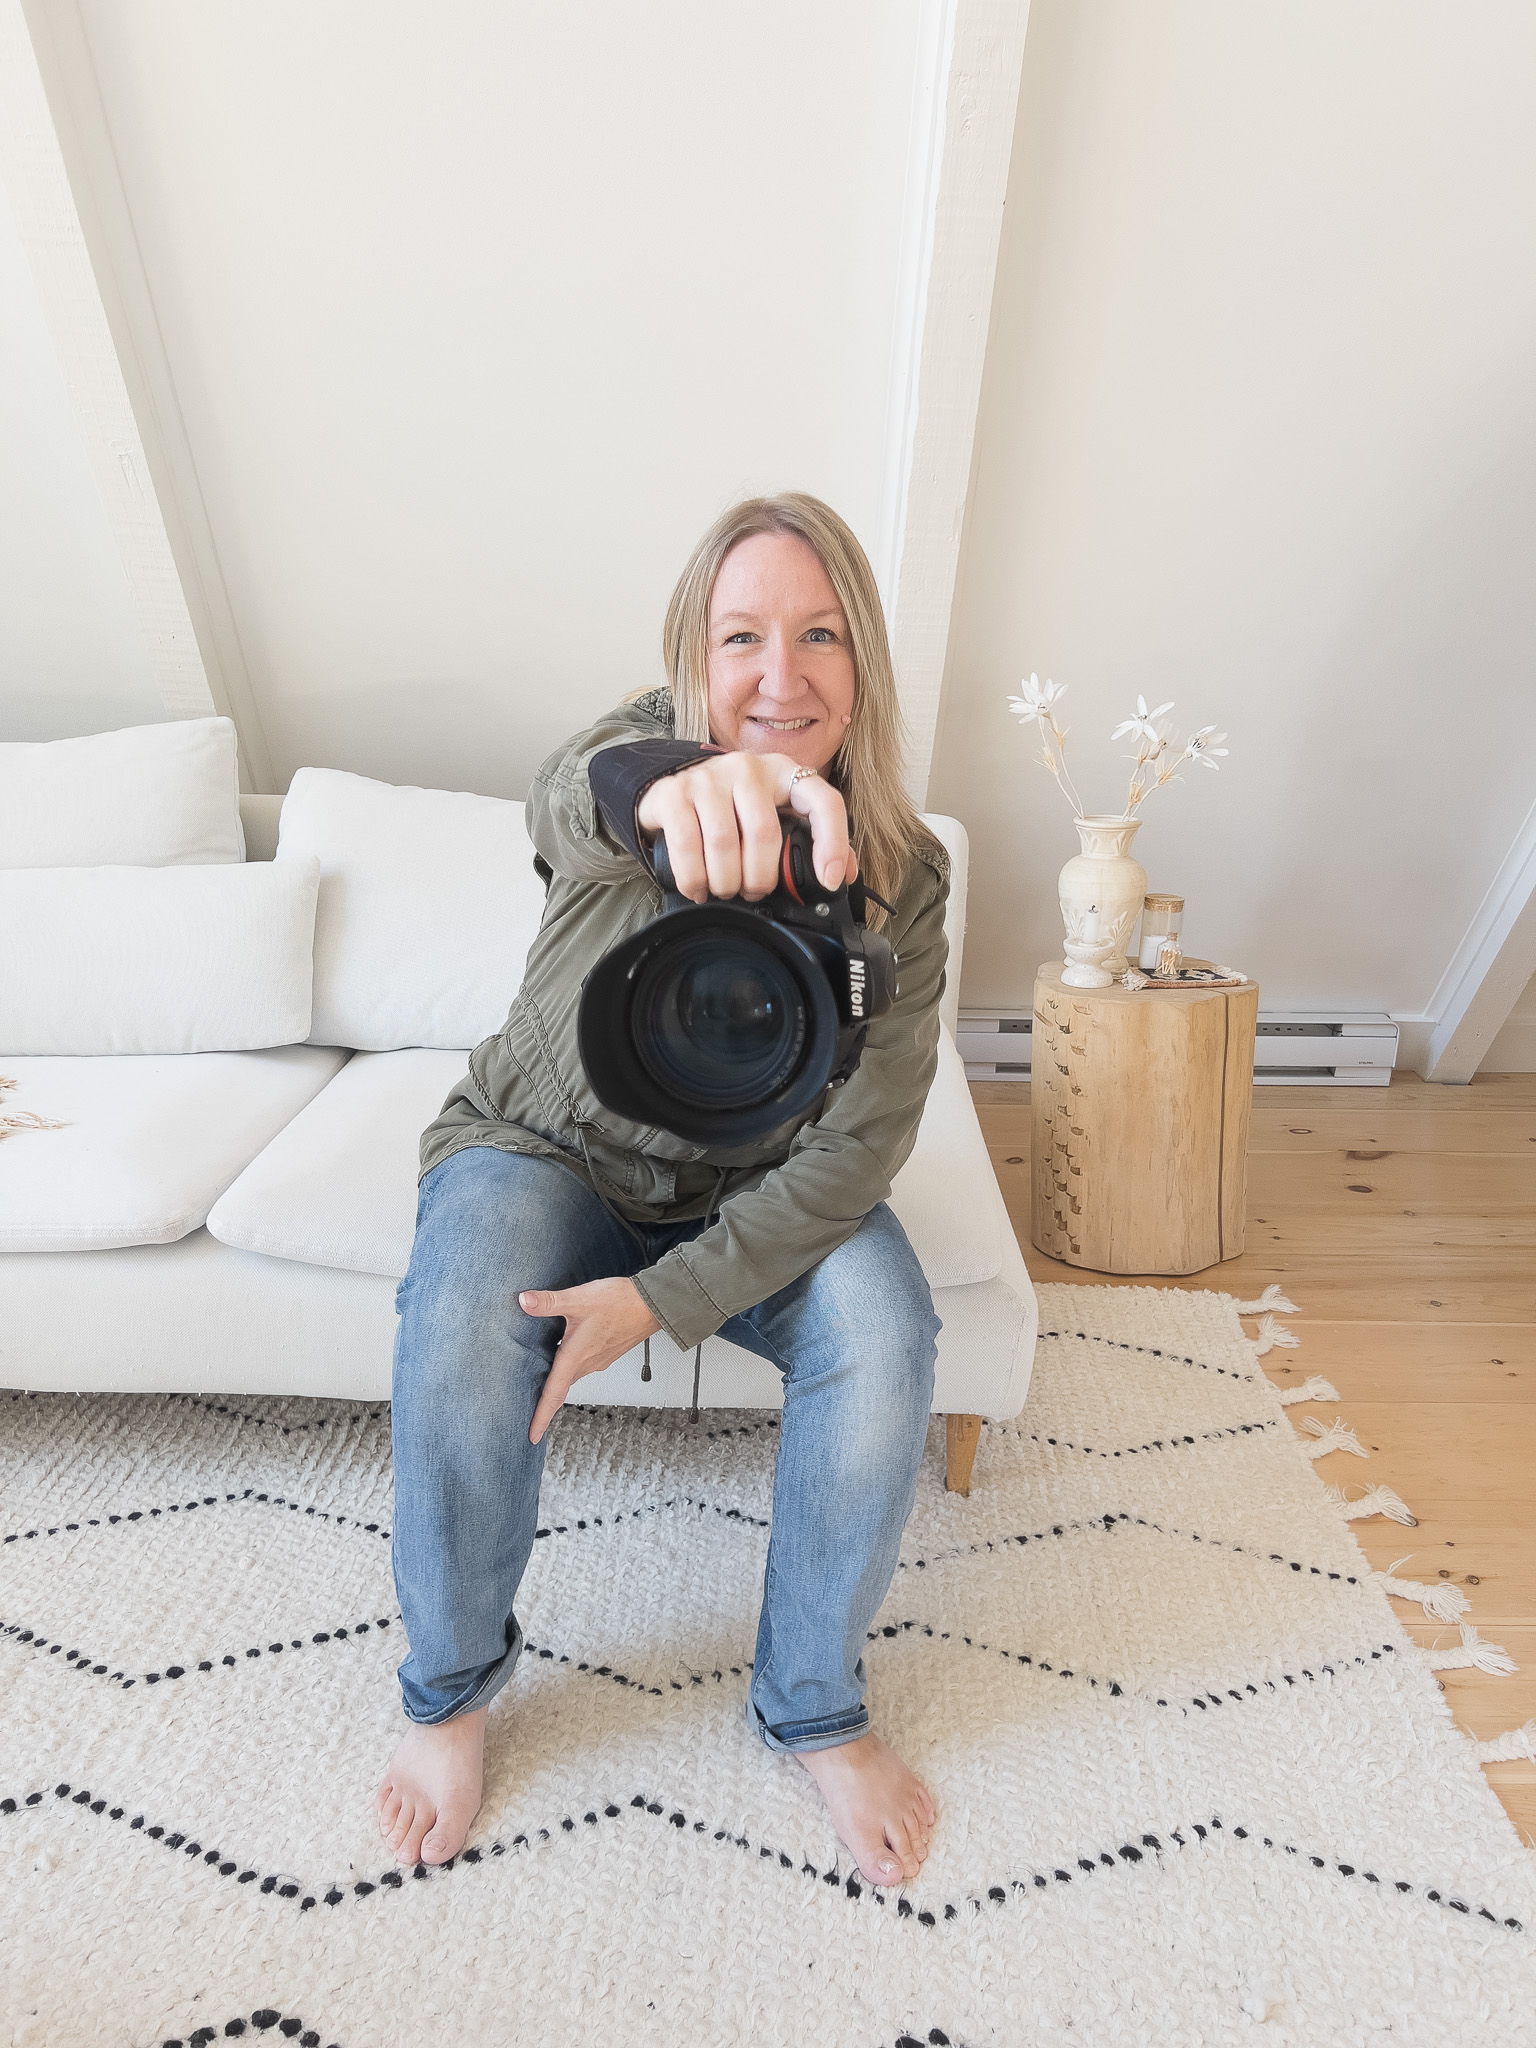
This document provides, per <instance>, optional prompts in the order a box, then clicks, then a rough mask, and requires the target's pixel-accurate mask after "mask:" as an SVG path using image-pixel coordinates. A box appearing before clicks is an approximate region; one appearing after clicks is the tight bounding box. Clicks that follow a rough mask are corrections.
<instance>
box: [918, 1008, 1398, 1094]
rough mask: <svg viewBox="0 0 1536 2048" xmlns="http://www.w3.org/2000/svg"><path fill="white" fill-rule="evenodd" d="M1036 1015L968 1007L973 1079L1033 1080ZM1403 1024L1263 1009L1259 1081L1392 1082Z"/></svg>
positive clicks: (1357, 1015) (964, 1025) (965, 1039)
mask: <svg viewBox="0 0 1536 2048" xmlns="http://www.w3.org/2000/svg"><path fill="white" fill-rule="evenodd" d="M1032 1023H1033V1019H1032V1018H1031V1016H1030V1013H1029V1012H1028V1011H1027V1010H1024V1011H1019V1010H962V1011H961V1012H960V1029H959V1032H958V1033H957V1035H956V1038H955V1043H956V1045H958V1047H959V1048H960V1057H961V1059H963V1060H964V1061H965V1076H966V1079H967V1080H968V1081H1027V1080H1028V1079H1029V1062H1030V1047H1031V1045H1032V1044H1033V1042H1034V1041H1033V1037H1032ZM1396 1059H1397V1026H1396V1025H1395V1024H1394V1023H1393V1022H1392V1019H1391V1018H1390V1017H1389V1016H1387V1015H1386V1014H1385V1012H1384V1011H1376V1010H1353V1011H1341V1012H1338V1013H1336V1014H1334V1015H1331V1016H1330V1015H1328V1014H1327V1013H1326V1012H1324V1011H1321V1010H1298V1011H1294V1012H1284V1013H1282V1012H1272V1013H1270V1014H1267V1015H1266V1013H1265V1012H1264V1011H1262V1010H1261V1011H1260V1012H1259V1027H1258V1033H1257V1036H1256V1038H1255V1040H1254V1048H1253V1079H1254V1084H1255V1086H1257V1087H1263V1086H1268V1087H1278V1088H1296V1087H1308V1086H1316V1085H1319V1084H1320V1085H1322V1086H1325V1087H1329V1088H1385V1087H1386V1085H1387V1083H1388V1082H1389V1081H1390V1080H1391V1078H1392V1068H1393V1065H1394V1064H1395V1062H1396Z"/></svg>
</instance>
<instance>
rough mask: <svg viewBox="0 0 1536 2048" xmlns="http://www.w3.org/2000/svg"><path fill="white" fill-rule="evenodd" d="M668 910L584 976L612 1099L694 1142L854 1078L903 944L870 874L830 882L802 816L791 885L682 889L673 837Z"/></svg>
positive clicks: (584, 1018) (586, 1038)
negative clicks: (867, 914)
mask: <svg viewBox="0 0 1536 2048" xmlns="http://www.w3.org/2000/svg"><path fill="white" fill-rule="evenodd" d="M652 859H653V863H654V867H655V873H656V879H657V881H658V882H659V883H660V884H661V888H662V892H663V897H664V902H663V907H662V912H661V915H660V916H659V917H656V918H654V919H653V920H652V921H651V923H649V924H648V925H646V926H645V927H644V928H643V929H642V930H641V931H638V932H636V933H634V934H633V936H632V937H630V938H627V939H625V940H623V941H622V942H621V943H620V944H619V945H617V946H615V947H614V948H613V950H612V952H609V953H605V954H604V955H603V957H602V959H601V960H599V961H598V963H597V965H596V966H595V967H594V968H593V969H592V971H591V973H590V974H589V975H588V976H587V978H586V980H585V982H584V983H583V984H582V991H581V1007H580V1010H579V1011H578V1013H577V1019H576V1040H577V1045H578V1047H579V1049H580V1052H581V1060H582V1065H583V1066H584V1067H585V1068H586V1070H587V1078H588V1080H590V1082H591V1083H592V1086H593V1089H594V1090H595V1091H596V1094H597V1097H598V1100H599V1101H600V1102H602V1103H604V1104H605V1105H606V1106H607V1108H609V1109H611V1110H614V1111H616V1112H617V1113H618V1114H619V1115H620V1116H623V1117H626V1118H628V1119H629V1121H631V1122H632V1123H637V1124H653V1125H656V1126H657V1127H658V1128H660V1129H661V1130H664V1131H670V1132H672V1134H673V1135H674V1136H675V1137H679V1138H683V1139H685V1140H687V1141H688V1142H689V1143H691V1144H695V1145H707V1146H714V1147H723V1148H727V1149H728V1148H730V1147H732V1146H736V1145H746V1144H750V1143H751V1142H752V1141H753V1140H754V1139H757V1138H761V1137H763V1136H764V1135H765V1134H766V1133H767V1132H769V1131H772V1130H776V1129H777V1128H778V1127H779V1126H780V1125H781V1124H786V1123H788V1122H789V1121H790V1119H791V1118H792V1117H796V1116H799V1115H800V1114H802V1112H804V1111H805V1110H807V1109H809V1108H810V1107H811V1105H812V1104H813V1103H815V1102H817V1101H818V1100H819V1099H820V1097H821V1095H822V1093H823V1091H824V1090H825V1089H827V1088H828V1087H836V1086H837V1085H838V1084H839V1083H840V1082H843V1081H846V1080H847V1079H848V1076H849V1075H850V1074H851V1073H852V1072H853V1070H854V1068H855V1067H856V1066H857V1065H858V1063H859V1055H860V1054H861V1053H862V1052H863V1050H864V1038H865V1034H866V1032H867V1030H868V1028H869V1025H870V1022H871V1021H872V1019H874V1018H876V1017H883V1016H884V1015H885V1013H886V1011H887V1010H889V1009H890V1007H891V1004H892V1003H893V1002H894V1000H895V998H896V957H895V955H894V954H893V952H892V951H891V944H890V941H889V940H888V939H886V938H884V937H883V936H882V935H881V934H880V933H878V932H871V931H867V930H866V929H865V926H864V923H863V915H864V909H865V900H864V891H863V889H862V887H861V886H860V884H858V883H857V882H855V883H854V884H853V886H852V889H851V890H850V888H849V887H848V885H847V884H846V883H845V884H844V885H843V887H842V888H840V889H830V890H829V889H824V888H823V887H822V886H821V884H820V882H818V881H817V879H816V871H815V868H814V867H813V866H812V864H811V832H810V827H809V826H808V825H807V824H806V823H805V822H804V820H803V819H800V818H793V819H790V820H789V821H788V822H787V824H786V827H785V832H784V850H783V854H782V857H781V861H780V866H779V884H778V887H777V888H776V889H775V890H774V892H773V894H772V895H771V896H765V897H764V898H763V900H762V901H761V902H760V903H744V902H742V901H741V900H740V899H739V898H736V897H732V898H729V899H727V898H723V897H716V896H712V897H711V898H710V899H709V901H708V902H707V903H691V902H689V900H688V899H687V898H686V897H684V896H680V895H679V894H678V892H677V888H676V885H675V883H674V881H673V877H672V868H671V864H670V862H669V861H668V859H667V845H666V840H665V838H659V839H658V840H657V841H656V846H655V849H654V853H653V856H652Z"/></svg>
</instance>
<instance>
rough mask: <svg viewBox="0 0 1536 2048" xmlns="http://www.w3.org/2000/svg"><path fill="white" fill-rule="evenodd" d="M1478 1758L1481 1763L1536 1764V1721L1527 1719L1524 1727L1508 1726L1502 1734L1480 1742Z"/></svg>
mask: <svg viewBox="0 0 1536 2048" xmlns="http://www.w3.org/2000/svg"><path fill="white" fill-rule="evenodd" d="M1477 1760H1478V1762H1479V1763H1480V1764H1518V1763H1533V1764H1536V1721H1527V1722H1526V1724H1525V1726H1524V1727H1523V1728H1506V1729H1505V1730H1504V1733H1503V1734H1502V1735H1491V1736H1490V1737H1489V1738H1488V1740H1487V1741H1486V1742H1480V1743H1479V1744H1478V1745H1477Z"/></svg>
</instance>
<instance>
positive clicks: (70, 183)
mask: <svg viewBox="0 0 1536 2048" xmlns="http://www.w3.org/2000/svg"><path fill="white" fill-rule="evenodd" d="M0 134H3V136H4V141H3V146H0V147H3V153H0V169H3V174H4V177H5V182H6V185H7V188H8V190H9V191H10V193H11V196H12V199H13V202H14V203H15V206H16V213H17V223H18V226H19V228H20V230H21V235H22V240H23V243H24V245H25V246H26V250H27V255H28V259H29V261H30V262H31V264H32V269H33V273H34V275H35V277H36V279H37V283H38V289H39V292H40V294H41V296H42V300H43V305H44V311H45V313H46V315H47V318H48V323H49V328H50V331H51V332H52V334H53V337H54V343H55V346H56V347H57V349H58V351H59V355H60V358H61V360H62V361H63V364H64V370H65V376H66V378H67V380H68V383H69V388H70V393H71V396H72V398H73V400H74V403H75V413H76V418H77V420H78V422H79V425H80V431H81V438H82V441H83V442H84V444H85V449H86V453H87V455H88V456H89V458H90V460H91V462H92V464H93V466H94V467H95V470H96V473H97V481H98V482H99V484H100V486H101V491H102V496H103V498H104V499H105V501H106V505H107V513H108V517H109V519H110V520H111V522H112V526H113V531H114V533H115V534H116V537H117V542H118V546H119V549H120V551H121V553H122V558H123V566H124V569H125V570H126V571H127V575H128V581H129V584H130V586H131V587H132V589H133V592H134V597H135V601H136V603H137V605H138V610H139V616H140V619H141V621H142V623H143V628H144V632H145V635H146V638H147V639H148V642H149V647H150V654H151V659H152V660H153V662H154V666H155V673H156V676H157V678H158V681H159V685H160V695H161V700H162V702H163V703H164V705H165V708H166V710H167V711H168V712H170V714H171V715H172V716H173V717H178V718H189V717H197V716H199V715H201V716H207V715H208V714H209V713H211V712H215V711H216V712H219V713H222V714H223V715H224V716H225V717H228V718H232V719H233V720H234V724H235V730H236V732H237V734H238V735H239V742H240V767H241V780H242V783H243V784H244V785H245V786H247V787H248V788H251V789H254V790H270V789H271V788H272V787H273V779H272V763H271V757H270V755H269V753H268V750H267V742H266V737H265V735H264V733H263V732H262V729H261V720H260V717H259V716H258V714H257V710H256V703H255V699H254V697H253V696H252V693H251V686H250V677H249V675H248V673H247V671H246V665H245V656H244V653H243V651H242V649H241V646H240V638H239V634H238V633H237V631H236V629H235V622H234V615H233V613H232V612H231V610H230V605H229V598H228V594H227V592H226V590H225V587H224V576H223V571H222V569H221V567H220V564H219V557H218V550H217V548H216V547H215V545H214V539H213V530H212V527H211V526H210V524H209V520H208V512H207V508H206V506H205V505H204V503H203V493H202V487H201V485H200V483H199V481H198V476H197V470H196V467H195V465H194V463H193V460H192V450H191V446H190V443H189V442H188V439H187V430H186V425H185V423H184V421H183V419H182V415H181V407H180V404H179V402H178V400H177V397H176V387H175V384H174V383H173V381H172V378H171V370H170V364H169V362H168V360H167V358H166V353H165V343H164V341H163V339H162V337H161V333H160V323H159V319H158V317H157V315H156V312H155V307H154V301H153V299H152V298H151V296H150V290H149V282H148V279H147V278H146V277H145V274H144V265H143V260H142V258H141V257H140V254H139V245H138V237H137V235H136V233H135V231H134V225H133V219H132V215H131V214H130V212H129V209H128V201H127V198H126V196H125V194H124V192H123V184H122V177H121V174H120V172H119V169H118V163H117V153H116V151H115V149H114V148H113V144H112V135H111V131H110V129H109V128H108V125H107V116H106V109H105V107H104V106H103V104H102V99H101V93H100V89H99V88H98V86H97V83H96V73H95V69H94V66H93V65H92V62H91V54H90V46H89V44H88V42H87V40H86V35H85V28H84V24H83V23H82V21H81V17H80V10H79V7H78V5H77V4H76V0H0Z"/></svg>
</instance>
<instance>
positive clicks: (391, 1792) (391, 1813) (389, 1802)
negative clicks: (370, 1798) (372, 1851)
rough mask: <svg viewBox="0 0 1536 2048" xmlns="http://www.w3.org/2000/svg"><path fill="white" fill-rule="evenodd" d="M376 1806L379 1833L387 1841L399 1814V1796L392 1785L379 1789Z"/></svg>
mask: <svg viewBox="0 0 1536 2048" xmlns="http://www.w3.org/2000/svg"><path fill="white" fill-rule="evenodd" d="M378 1806H379V1833H380V1834H381V1835H382V1836H383V1837H384V1839H385V1840H386V1841H388V1840H389V1837H390V1835H391V1833H392V1832H393V1830H394V1825H395V1822H396V1820H397V1819H398V1818H399V1814H400V1794H399V1793H398V1792H397V1791H396V1790H395V1788H394V1786H393V1785H381V1786H380V1787H379V1799H378Z"/></svg>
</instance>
